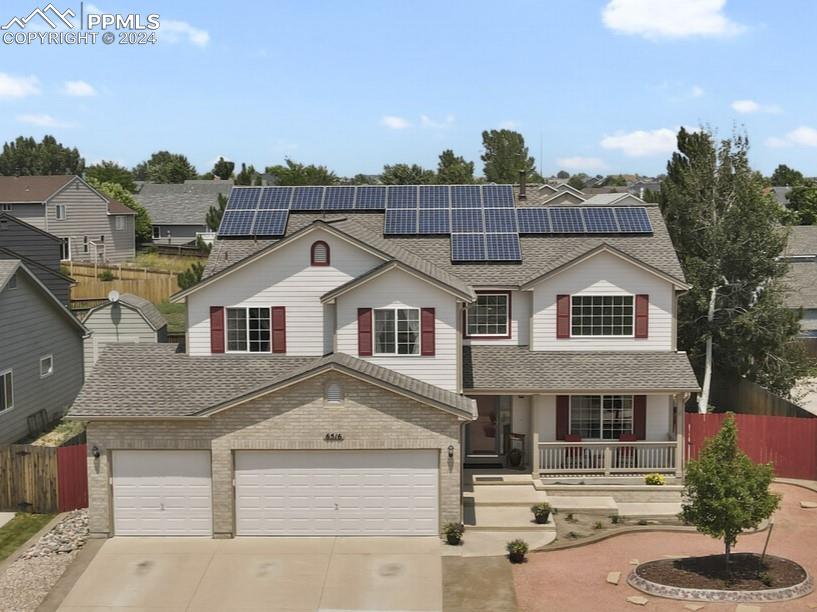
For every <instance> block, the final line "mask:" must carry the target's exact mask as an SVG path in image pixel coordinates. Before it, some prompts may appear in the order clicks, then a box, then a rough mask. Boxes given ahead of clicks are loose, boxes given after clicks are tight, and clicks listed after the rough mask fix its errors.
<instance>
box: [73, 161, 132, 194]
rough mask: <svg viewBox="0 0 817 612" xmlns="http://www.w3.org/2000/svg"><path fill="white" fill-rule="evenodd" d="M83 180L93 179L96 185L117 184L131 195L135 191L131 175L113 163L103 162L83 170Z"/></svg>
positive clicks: (122, 167)
mask: <svg viewBox="0 0 817 612" xmlns="http://www.w3.org/2000/svg"><path fill="white" fill-rule="evenodd" d="M85 178H87V179H93V180H95V181H97V182H98V183H119V184H120V185H122V187H124V188H125V189H127V190H128V191H130V192H131V193H133V192H134V191H136V183H135V182H134V180H133V173H132V172H131V171H130V170H128V169H127V168H125V167H124V166H120V165H119V164H117V163H116V162H114V161H104V160H103V161H101V162H99V163H98V164H94V165H92V166H88V167H87V168H86V169H85Z"/></svg>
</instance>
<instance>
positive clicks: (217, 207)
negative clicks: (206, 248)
mask: <svg viewBox="0 0 817 612" xmlns="http://www.w3.org/2000/svg"><path fill="white" fill-rule="evenodd" d="M225 208H227V196H226V195H224V194H223V193H220V194H218V199H217V201H216V203H215V204H214V205H213V206H211V207H210V210H208V211H207V216H206V219H205V221H206V223H207V229H209V230H210V231H211V232H215V231H217V230H218V226H219V225H221V218H222V217H223V216H224V209H225Z"/></svg>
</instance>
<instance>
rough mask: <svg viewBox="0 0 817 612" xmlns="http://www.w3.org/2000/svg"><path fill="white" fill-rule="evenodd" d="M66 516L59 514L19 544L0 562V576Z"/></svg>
mask: <svg viewBox="0 0 817 612" xmlns="http://www.w3.org/2000/svg"><path fill="white" fill-rule="evenodd" d="M66 516H68V513H67V512H60V513H58V514H56V515H54V518H52V519H51V520H50V521H48V522H47V523H46V524H45V525H44V526H43V527H42V528H41V529H40V530H39V531H38V532H37V533H35V534H34V535H33V536H31V537H30V538H29V539H28V540H26V541H25V542H23V543H22V544H20V546H18V547H17V550H15V551H14V552H13V553H11V554H10V555H9V556H8V557H6V558H5V559H3V560H2V561H0V575H2V574H4V573H5V571H6V570H7V569H8V568H9V566H11V564H12V563H14V562H15V561H17V559H19V558H20V557H21V556H22V554H23V553H24V552H25V551H27V550H28V549H29V548H31V546H33V545H34V544H35V543H36V542H37V541H38V540H39V539H40V538H41V537H42V536H44V535H45V534H46V533H48V532H49V531H51V530H52V529H53V528H54V527H55V526H56V525H57V524H58V523H59V522H60V521H62V520H63V519H64V518H65V517H66Z"/></svg>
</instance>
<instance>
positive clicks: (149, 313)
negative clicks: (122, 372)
mask: <svg viewBox="0 0 817 612" xmlns="http://www.w3.org/2000/svg"><path fill="white" fill-rule="evenodd" d="M82 323H83V325H85V327H86V328H88V331H89V332H90V334H91V335H90V336H88V337H87V338H86V339H85V376H86V377H87V376H88V374H90V372H91V370H92V369H93V367H94V364H95V363H96V361H97V359H99V355H100V353H101V352H102V350H103V349H104V348H105V347H106V346H107V345H109V344H144V343H155V342H167V321H166V320H165V318H164V317H163V316H162V313H161V312H159V311H158V309H157V308H156V306H154V305H153V304H152V303H150V302H149V301H148V300H146V299H145V298H141V297H139V296H138V295H133V294H131V293H123V294H121V295H118V294H117V295H114V294H111V295H109V297H108V301H107V302H105V303H104V304H100V305H99V306H96V307H94V308H92V309H91V310H89V311H88V312H87V313H86V314H85V317H84V318H83V320H82Z"/></svg>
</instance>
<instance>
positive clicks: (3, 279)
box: [0, 259, 86, 444]
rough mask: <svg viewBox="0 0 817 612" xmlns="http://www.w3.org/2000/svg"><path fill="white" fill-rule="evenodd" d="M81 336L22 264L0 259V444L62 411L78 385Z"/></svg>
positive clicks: (79, 328) (67, 314)
mask: <svg viewBox="0 0 817 612" xmlns="http://www.w3.org/2000/svg"><path fill="white" fill-rule="evenodd" d="M85 334H86V330H85V328H84V327H83V325H82V323H80V322H79V321H78V320H77V319H76V318H75V317H74V315H72V314H71V313H70V312H69V311H68V310H67V309H66V308H65V306H64V305H63V304H62V303H60V301H59V300H58V299H57V298H56V297H55V296H54V295H53V294H52V293H51V292H50V291H49V290H48V289H47V288H46V287H45V285H43V284H42V283H41V282H40V281H39V280H38V279H37V276H36V275H35V274H34V273H33V272H32V271H31V270H30V269H29V268H28V266H26V264H25V263H23V262H21V261H20V260H14V259H7V260H2V261H0V338H2V346H3V350H2V351H0V444H10V443H13V442H15V441H17V440H19V439H21V438H23V437H25V436H27V435H29V434H33V433H37V432H39V431H40V430H42V428H43V427H44V426H45V425H46V424H47V423H49V422H51V421H53V420H55V419H58V418H59V417H61V416H62V415H63V414H64V413H65V412H66V410H68V408H69V407H70V406H71V404H72V402H73V401H74V398H75V397H76V396H77V393H79V390H80V388H81V387H82V380H83V372H82V370H83V367H82V341H83V337H84V336H85Z"/></svg>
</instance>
